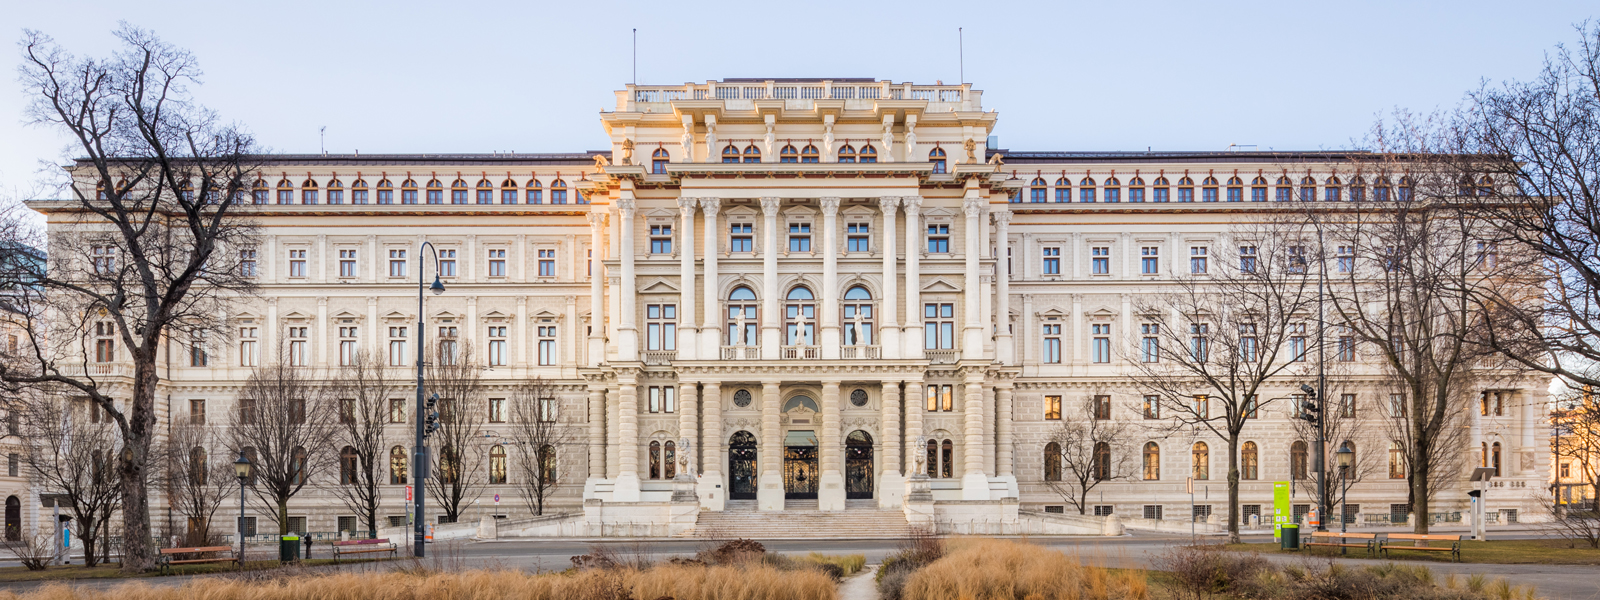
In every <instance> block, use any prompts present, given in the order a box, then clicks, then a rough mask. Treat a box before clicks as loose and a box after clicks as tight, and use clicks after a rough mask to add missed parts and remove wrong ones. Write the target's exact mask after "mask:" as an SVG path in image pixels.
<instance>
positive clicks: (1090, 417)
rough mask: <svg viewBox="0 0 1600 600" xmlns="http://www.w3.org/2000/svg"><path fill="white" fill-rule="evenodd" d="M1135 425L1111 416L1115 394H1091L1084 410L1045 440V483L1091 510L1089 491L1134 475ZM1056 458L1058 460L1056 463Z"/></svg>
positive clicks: (1081, 509)
mask: <svg viewBox="0 0 1600 600" xmlns="http://www.w3.org/2000/svg"><path fill="white" fill-rule="evenodd" d="M1133 429H1134V428H1133V426H1132V425H1131V424H1129V423H1128V422H1127V421H1122V420H1113V419H1112V418H1111V397H1110V396H1109V395H1103V396H1090V397H1089V399H1088V401H1087V402H1084V403H1083V405H1082V407H1081V410H1079V411H1076V414H1074V415H1072V416H1070V417H1068V416H1067V415H1063V418H1062V420H1061V424H1060V425H1059V426H1057V427H1056V428H1055V429H1054V430H1053V431H1051V432H1050V441H1049V443H1047V444H1045V460H1044V464H1045V475H1044V483H1045V486H1047V487H1049V488H1050V489H1051V490H1052V491H1054V492H1055V493H1056V494H1058V495H1060V496H1061V498H1062V499H1063V500H1065V501H1066V502H1067V503H1069V504H1071V505H1073V506H1074V507H1076V508H1077V509H1078V514H1080V515H1081V514H1085V513H1087V512H1088V506H1089V492H1091V491H1093V490H1094V488H1095V487H1097V486H1099V485H1100V484H1102V483H1105V482H1108V481H1117V480H1120V479H1127V478H1129V477H1132V476H1133V474H1134V473H1135V472H1136V470H1137V468H1138V465H1139V462H1138V460H1137V457H1136V455H1135V450H1134V448H1133V445H1132V444H1131V443H1130V442H1129V441H1128V440H1130V439H1131V438H1132V437H1133V435H1132V433H1133ZM1052 463H1054V464H1052Z"/></svg>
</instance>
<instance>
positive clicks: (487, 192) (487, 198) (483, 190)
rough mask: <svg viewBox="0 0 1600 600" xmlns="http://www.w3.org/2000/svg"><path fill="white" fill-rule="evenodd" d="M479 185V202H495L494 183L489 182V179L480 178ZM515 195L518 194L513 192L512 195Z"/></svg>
mask: <svg viewBox="0 0 1600 600" xmlns="http://www.w3.org/2000/svg"><path fill="white" fill-rule="evenodd" d="M477 187H478V193H477V194H476V196H477V201H478V204H494V184H492V183H489V180H488V179H479V180H478V186H477ZM515 196H516V194H512V197H515Z"/></svg>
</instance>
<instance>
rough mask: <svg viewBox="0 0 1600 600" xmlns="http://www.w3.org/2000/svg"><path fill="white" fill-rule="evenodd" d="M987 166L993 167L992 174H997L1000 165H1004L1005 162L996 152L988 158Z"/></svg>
mask: <svg viewBox="0 0 1600 600" xmlns="http://www.w3.org/2000/svg"><path fill="white" fill-rule="evenodd" d="M989 164H991V165H994V172H996V173H999V172H1000V165H1003V164H1006V161H1005V158H1004V157H1002V156H1001V155H1000V153H999V152H996V153H994V156H991V157H989Z"/></svg>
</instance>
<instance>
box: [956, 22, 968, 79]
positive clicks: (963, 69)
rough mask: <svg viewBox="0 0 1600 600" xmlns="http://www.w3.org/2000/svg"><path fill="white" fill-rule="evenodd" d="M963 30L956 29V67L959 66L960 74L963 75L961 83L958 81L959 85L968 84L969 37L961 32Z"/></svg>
mask: <svg viewBox="0 0 1600 600" xmlns="http://www.w3.org/2000/svg"><path fill="white" fill-rule="evenodd" d="M961 29H962V28H961V27H957V28H956V65H957V67H958V69H959V74H960V75H961V81H958V82H957V83H966V82H967V35H966V33H965V32H963V31H961Z"/></svg>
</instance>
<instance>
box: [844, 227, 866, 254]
mask: <svg viewBox="0 0 1600 600" xmlns="http://www.w3.org/2000/svg"><path fill="white" fill-rule="evenodd" d="M845 236H846V237H845V251H846V252H869V251H871V237H870V236H869V235H868V228H867V224H866V223H851V224H849V225H848V226H846V227H845Z"/></svg>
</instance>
